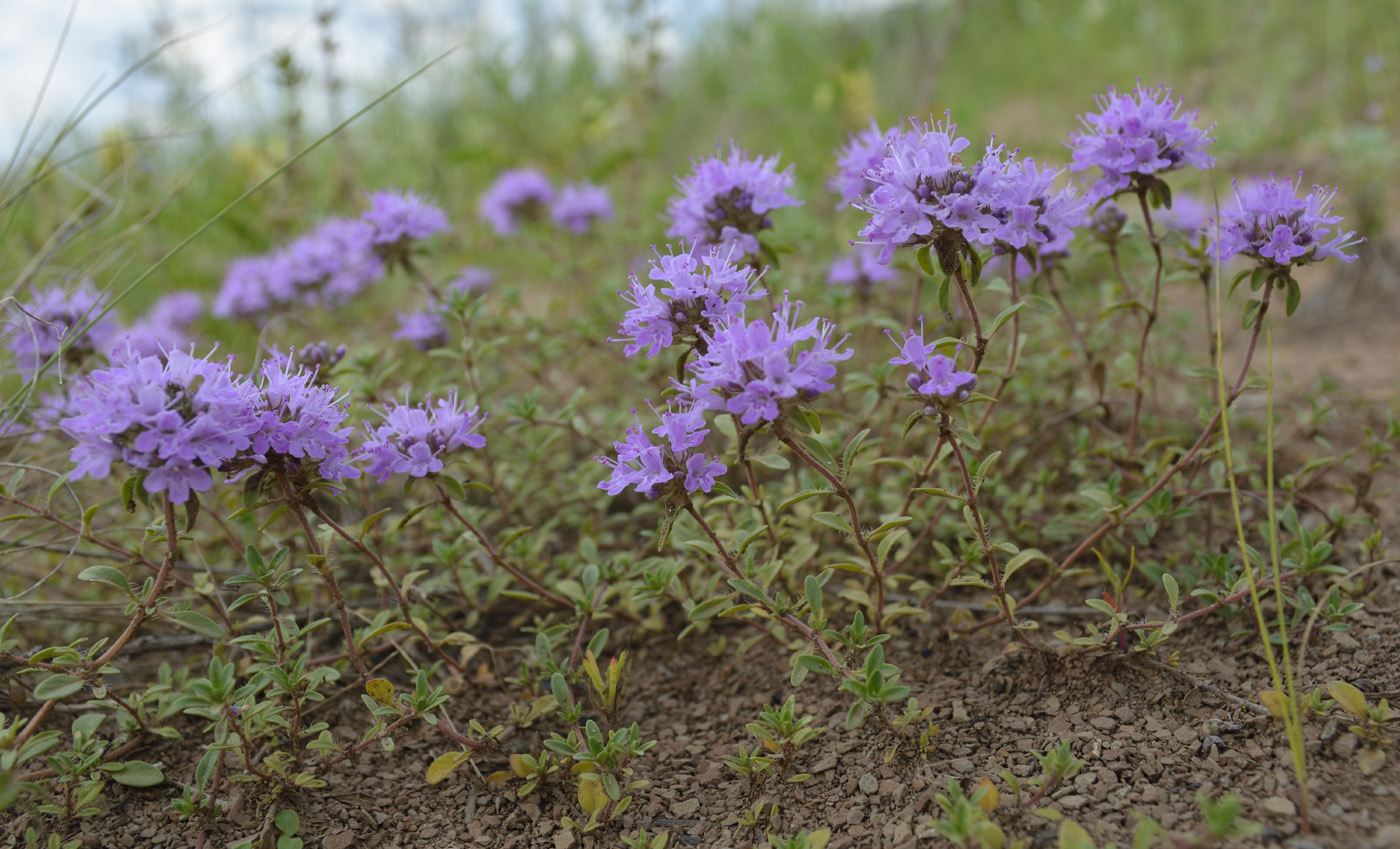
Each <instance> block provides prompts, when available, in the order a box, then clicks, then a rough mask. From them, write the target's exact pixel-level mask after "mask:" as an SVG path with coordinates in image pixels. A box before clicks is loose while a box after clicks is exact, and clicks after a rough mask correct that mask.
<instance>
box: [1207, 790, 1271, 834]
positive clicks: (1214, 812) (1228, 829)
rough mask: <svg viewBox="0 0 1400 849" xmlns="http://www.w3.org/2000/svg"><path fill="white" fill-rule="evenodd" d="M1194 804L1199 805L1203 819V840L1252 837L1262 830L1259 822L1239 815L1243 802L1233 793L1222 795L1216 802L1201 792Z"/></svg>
mask: <svg viewBox="0 0 1400 849" xmlns="http://www.w3.org/2000/svg"><path fill="white" fill-rule="evenodd" d="M1196 804H1198V805H1200V806H1201V818H1202V819H1203V820H1205V826H1206V835H1205V842H1212V843H1223V842H1225V841H1227V840H1235V839H1239V838H1246V837H1254V836H1256V835H1258V834H1259V833H1260V832H1262V831H1263V830H1264V827H1263V826H1261V825H1259V823H1257V822H1251V821H1250V820H1247V819H1244V818H1243V817H1241V816H1240V812H1241V811H1242V810H1243V809H1244V803H1243V802H1241V801H1240V797H1238V796H1236V795H1234V794H1228V795H1225V796H1222V797H1220V801H1218V802H1216V801H1212V800H1211V799H1210V797H1209V796H1206V795H1205V794H1204V793H1201V794H1199V795H1198V796H1196ZM1198 842H1200V841H1198Z"/></svg>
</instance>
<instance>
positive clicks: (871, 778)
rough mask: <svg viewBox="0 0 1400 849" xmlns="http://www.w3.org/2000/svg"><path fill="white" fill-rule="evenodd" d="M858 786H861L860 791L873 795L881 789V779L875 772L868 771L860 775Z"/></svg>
mask: <svg viewBox="0 0 1400 849" xmlns="http://www.w3.org/2000/svg"><path fill="white" fill-rule="evenodd" d="M856 786H857V787H859V788H860V792H862V793H864V794H865V795H867V796H873V795H875V792H876V791H877V790H879V789H880V780H879V779H878V778H876V777H875V773H873V772H867V773H866V774H865V775H862V776H861V777H860V781H858V782H856Z"/></svg>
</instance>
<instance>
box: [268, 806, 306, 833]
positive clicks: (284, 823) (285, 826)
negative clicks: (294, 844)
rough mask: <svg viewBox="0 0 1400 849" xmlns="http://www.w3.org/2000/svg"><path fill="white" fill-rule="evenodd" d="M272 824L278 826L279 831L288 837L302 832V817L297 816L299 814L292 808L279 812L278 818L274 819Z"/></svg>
mask: <svg viewBox="0 0 1400 849" xmlns="http://www.w3.org/2000/svg"><path fill="white" fill-rule="evenodd" d="M272 823H273V825H275V826H277V830H278V831H280V832H282V833H283V834H285V835H287V836H288V837H291V836H293V835H294V834H296V833H297V832H298V831H300V830H301V817H299V816H297V812H296V811H294V810H292V809H291V808H286V809H285V810H281V811H278V812H277V816H275V817H273V818H272Z"/></svg>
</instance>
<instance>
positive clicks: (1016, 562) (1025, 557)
mask: <svg viewBox="0 0 1400 849" xmlns="http://www.w3.org/2000/svg"><path fill="white" fill-rule="evenodd" d="M1033 560H1040V561H1043V562H1045V563H1053V561H1051V560H1050V558H1049V557H1046V556H1045V554H1044V553H1043V552H1042V551H1041V550H1040V549H1038V548H1027V549H1025V550H1023V551H1021V552H1019V553H1018V554H1017V555H1016V556H1015V557H1013V558H1011V559H1010V560H1008V561H1007V562H1006V571H1004V572H1003V573H1002V578H1001V579H1002V582H1003V583H1005V582H1006V581H1010V580H1011V576H1012V575H1014V574H1016V570H1017V569H1020V568H1021V567H1022V566H1025V565H1026V564H1027V563H1030V562H1031V561H1033Z"/></svg>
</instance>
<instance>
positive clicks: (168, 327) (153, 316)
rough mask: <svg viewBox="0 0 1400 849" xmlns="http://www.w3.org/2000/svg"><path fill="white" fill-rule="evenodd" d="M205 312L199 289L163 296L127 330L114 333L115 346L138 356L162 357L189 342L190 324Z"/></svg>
mask: <svg viewBox="0 0 1400 849" xmlns="http://www.w3.org/2000/svg"><path fill="white" fill-rule="evenodd" d="M203 312H204V298H203V297H201V296H200V295H199V294H198V293H196V292H171V293H170V294H168V295H163V296H162V297H161V298H160V299H158V300H157V301H156V302H155V304H154V305H152V307H151V311H150V312H149V313H147V314H146V315H145V316H143V317H142V318H139V319H137V320H136V322H135V323H134V324H132V325H131V326H130V327H128V328H127V329H126V330H125V331H124V332H122V333H118V334H115V336H116V338H115V339H114V340H113V341H114V345H115V347H116V348H118V349H123V348H124V349H126V350H129V351H130V352H131V353H133V354H136V355H137V356H142V357H159V356H164V355H165V353H166V352H167V351H171V350H174V349H175V348H184V347H187V346H188V345H189V343H190V341H191V340H190V339H189V335H188V334H187V333H186V330H187V329H188V327H189V325H190V324H192V323H193V322H194V320H195V319H197V318H199V316H200V314H201V313H203Z"/></svg>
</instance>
